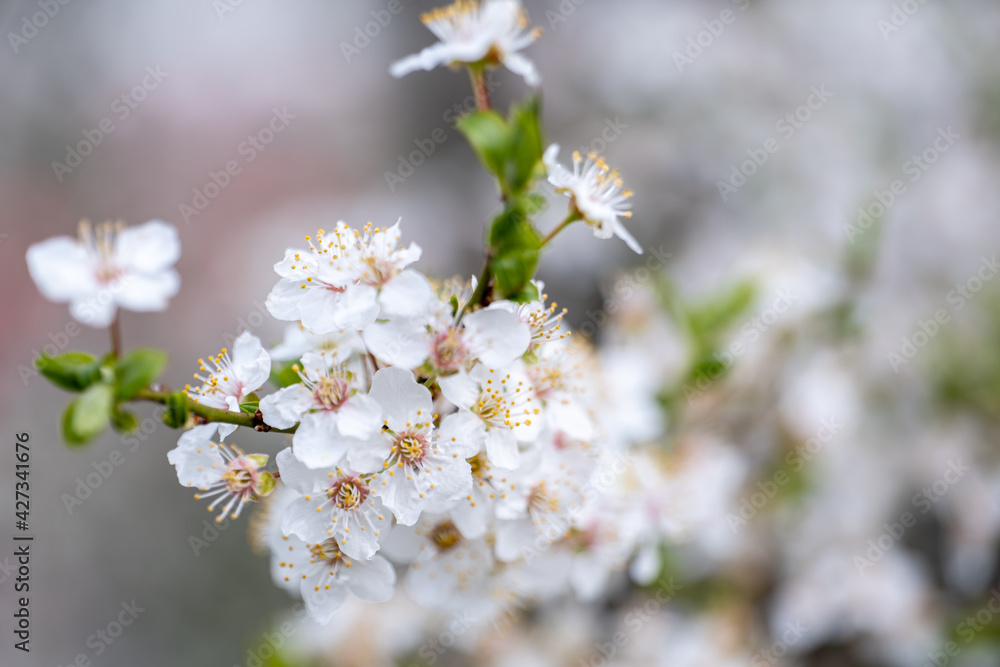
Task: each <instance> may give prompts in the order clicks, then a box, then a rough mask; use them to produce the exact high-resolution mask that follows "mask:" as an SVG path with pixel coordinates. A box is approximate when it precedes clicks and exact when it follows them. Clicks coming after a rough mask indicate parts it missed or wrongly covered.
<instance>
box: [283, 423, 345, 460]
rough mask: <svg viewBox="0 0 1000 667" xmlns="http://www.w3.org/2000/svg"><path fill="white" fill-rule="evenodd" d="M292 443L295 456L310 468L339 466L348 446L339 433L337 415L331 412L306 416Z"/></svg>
mask: <svg viewBox="0 0 1000 667" xmlns="http://www.w3.org/2000/svg"><path fill="white" fill-rule="evenodd" d="M292 443H293V447H294V449H295V456H296V457H297V458H298V459H299V460H300V461H302V462H303V463H304V464H306V465H307V466H309V467H310V468H328V467H330V466H335V465H337V464H338V463H340V462H341V460H343V458H344V453H345V452H346V451H347V445H348V442H347V440H346V439H345V438H344V437H343V436H341V435H340V433H339V432H338V431H337V414H336V413H334V412H329V411H323V412H313V413H310V414H307V415H304V416H303V417H302V422H301V423H300V424H299V428H298V429H297V430H296V431H295V435H294V436H293V438H292Z"/></svg>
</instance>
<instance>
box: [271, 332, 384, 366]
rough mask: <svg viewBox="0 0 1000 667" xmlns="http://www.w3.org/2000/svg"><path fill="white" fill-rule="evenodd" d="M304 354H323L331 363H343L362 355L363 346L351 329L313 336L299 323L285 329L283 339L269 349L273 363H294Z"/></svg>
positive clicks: (359, 338) (359, 337) (357, 335)
mask: <svg viewBox="0 0 1000 667" xmlns="http://www.w3.org/2000/svg"><path fill="white" fill-rule="evenodd" d="M306 352H322V353H325V354H326V355H327V356H328V357H329V358H330V359H331V362H333V363H343V362H345V361H347V360H348V359H350V358H351V357H352V356H354V355H355V354H364V352H365V344H364V342H363V341H362V340H361V336H360V334H358V332H357V331H354V330H353V329H344V330H342V331H331V332H330V333H326V334H314V333H312V332H311V331H309V330H308V329H306V328H305V327H303V326H302V324H301V323H295V324H289V325H288V326H287V327H285V337H284V340H282V341H281V343H279V344H278V345H275V346H274V347H273V348H271V359H273V360H274V361H296V360H298V359H301V358H302V355H304V354H305V353H306Z"/></svg>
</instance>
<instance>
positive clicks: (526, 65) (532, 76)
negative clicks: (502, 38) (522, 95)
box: [503, 53, 542, 88]
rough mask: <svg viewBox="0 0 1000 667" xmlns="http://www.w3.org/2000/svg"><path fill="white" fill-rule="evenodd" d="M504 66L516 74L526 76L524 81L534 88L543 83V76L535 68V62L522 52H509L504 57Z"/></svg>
mask: <svg viewBox="0 0 1000 667" xmlns="http://www.w3.org/2000/svg"><path fill="white" fill-rule="evenodd" d="M503 64H504V66H505V67H506V68H507V69H509V70H510V71H511V72H513V73H514V74H519V75H521V76H522V77H524V82H525V83H527V84H528V85H529V86H531V87H532V88H537V87H538V86H540V85H542V77H541V76H540V75H539V74H538V70H537V69H536V68H535V63H533V62H531V61H530V60H528V59H527V58H525V57H524V56H522V55H521V54H520V53H508V54H507V57H506V58H504V59H503Z"/></svg>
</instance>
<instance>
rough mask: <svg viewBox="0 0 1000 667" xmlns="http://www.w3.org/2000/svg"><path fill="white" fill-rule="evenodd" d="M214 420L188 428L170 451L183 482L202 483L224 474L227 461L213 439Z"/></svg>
mask: <svg viewBox="0 0 1000 667" xmlns="http://www.w3.org/2000/svg"><path fill="white" fill-rule="evenodd" d="M215 431H216V425H215V424H203V425H201V426H195V427H194V428H192V429H191V430H189V431H185V432H184V433H183V434H182V435H181V437H180V439H179V440H178V441H177V446H176V447H175V448H174V449H172V450H170V451H169V452H167V460H168V461H169V462H170V464H171V465H173V466H175V467H176V468H177V480H178V481H179V482H180V483H181V484H183V485H184V486H195V487H199V488H200V487H203V486H207V485H209V484H212V483H213V482H216V481H218V480H219V479H221V478H222V474H223V472H225V468H226V461H225V459H224V458H223V457H222V454H221V453H220V452H219V447H218V446H216V445H214V444H213V443H212V441H211V438H212V436H213V435H215Z"/></svg>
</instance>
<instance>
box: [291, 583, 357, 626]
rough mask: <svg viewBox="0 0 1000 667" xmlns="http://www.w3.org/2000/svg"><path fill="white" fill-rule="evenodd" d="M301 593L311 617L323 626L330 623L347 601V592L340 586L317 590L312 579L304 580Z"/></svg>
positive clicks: (321, 587)
mask: <svg viewBox="0 0 1000 667" xmlns="http://www.w3.org/2000/svg"><path fill="white" fill-rule="evenodd" d="M301 592H302V599H303V601H304V602H305V603H306V609H307V610H308V611H309V616H311V617H312V618H313V620H315V621H316V622H317V623H319V624H321V625H325V624H327V623H329V622H330V621H331V620H332V619H333V617H334V615H336V613H337V611H338V610H339V609H340V608H341V607H342V606H343V605H344V600H346V599H347V592H346V591H345V590H344V589H343V588H341V587H340V586H337V585H334V584H331V585H330V588H325V587H324V586H320V587H319V590H316V584H315V583H314V582H313V580H312V579H302V583H301Z"/></svg>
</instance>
